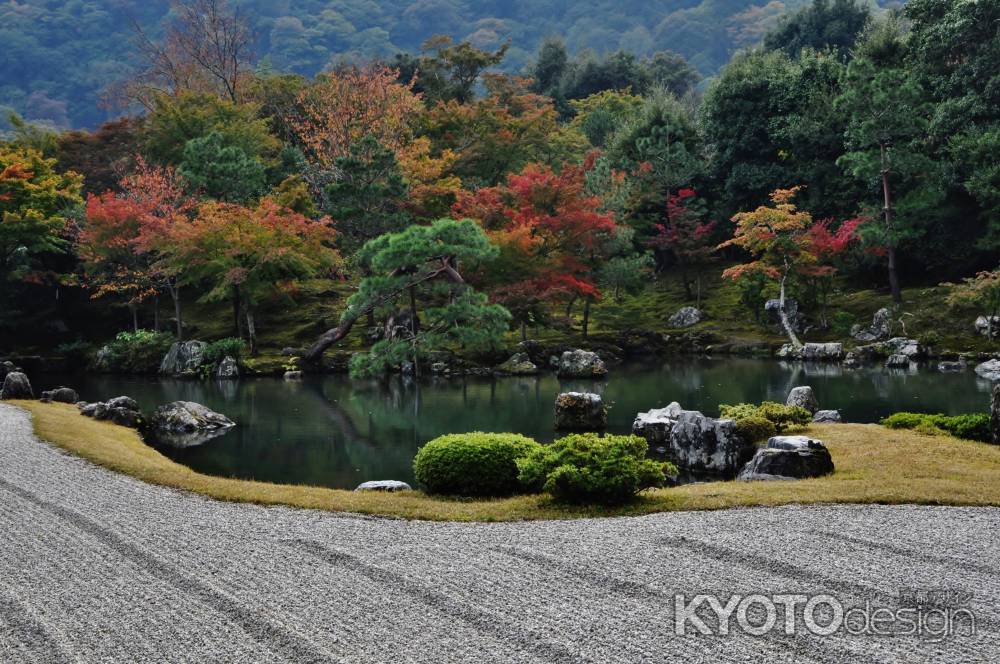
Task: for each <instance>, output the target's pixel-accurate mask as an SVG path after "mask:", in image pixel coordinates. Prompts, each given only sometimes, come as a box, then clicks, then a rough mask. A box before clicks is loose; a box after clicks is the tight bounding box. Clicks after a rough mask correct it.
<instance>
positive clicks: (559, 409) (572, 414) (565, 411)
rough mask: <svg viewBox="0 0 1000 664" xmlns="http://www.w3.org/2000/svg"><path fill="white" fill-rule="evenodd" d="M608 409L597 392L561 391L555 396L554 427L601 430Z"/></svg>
mask: <svg viewBox="0 0 1000 664" xmlns="http://www.w3.org/2000/svg"><path fill="white" fill-rule="evenodd" d="M607 425H608V409H607V408H605V407H604V400H603V399H602V398H601V395H599V394H591V393H590V392H563V393H562V394H560V395H559V396H557V397H556V406H555V428H556V429H557V430H560V431H602V430H603V429H604V428H605V427H607Z"/></svg>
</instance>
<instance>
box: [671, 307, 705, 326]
mask: <svg viewBox="0 0 1000 664" xmlns="http://www.w3.org/2000/svg"><path fill="white" fill-rule="evenodd" d="M701 315H702V314H701V310H700V309H698V308H696V307H681V308H680V309H678V310H677V311H676V312H675V313H674V315H673V316H671V317H670V318H668V319H667V323H668V324H669V325H670V327H691V326H692V325H695V324H697V323H698V322H700V321H701Z"/></svg>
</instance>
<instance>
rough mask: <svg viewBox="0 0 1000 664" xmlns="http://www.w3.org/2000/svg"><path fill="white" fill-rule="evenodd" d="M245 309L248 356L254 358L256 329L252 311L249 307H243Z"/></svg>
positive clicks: (255, 353) (255, 352)
mask: <svg viewBox="0 0 1000 664" xmlns="http://www.w3.org/2000/svg"><path fill="white" fill-rule="evenodd" d="M244 308H245V309H246V317H247V341H248V344H249V346H250V354H251V355H253V356H254V357H256V356H257V327H256V326H255V325H254V318H253V310H252V309H251V308H250V307H244Z"/></svg>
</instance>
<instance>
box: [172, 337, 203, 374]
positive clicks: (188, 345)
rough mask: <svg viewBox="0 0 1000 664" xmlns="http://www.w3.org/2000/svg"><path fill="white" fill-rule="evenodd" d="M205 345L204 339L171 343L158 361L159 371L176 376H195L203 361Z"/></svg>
mask: <svg viewBox="0 0 1000 664" xmlns="http://www.w3.org/2000/svg"><path fill="white" fill-rule="evenodd" d="M206 346H208V344H206V343H205V342H204V341H178V342H175V343H173V344H172V345H171V346H170V350H168V351H167V354H166V355H164V356H163V361H162V362H160V373H161V374H164V375H166V376H174V377H176V378H180V377H190V376H195V375H196V374H197V373H198V369H199V368H200V367H201V365H202V364H203V363H204V361H205V347H206Z"/></svg>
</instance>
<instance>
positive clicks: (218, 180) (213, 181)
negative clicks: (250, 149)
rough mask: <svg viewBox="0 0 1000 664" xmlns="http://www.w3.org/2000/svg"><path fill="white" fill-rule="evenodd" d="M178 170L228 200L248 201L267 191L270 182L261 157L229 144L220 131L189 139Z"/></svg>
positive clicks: (210, 194)
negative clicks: (266, 176) (267, 181)
mask: <svg viewBox="0 0 1000 664" xmlns="http://www.w3.org/2000/svg"><path fill="white" fill-rule="evenodd" d="M177 172H178V173H179V174H180V176H181V177H182V178H183V179H184V180H185V181H186V182H187V183H188V184H189V185H191V187H193V188H194V189H197V190H199V191H200V192H201V193H203V194H204V195H206V196H208V197H210V198H215V199H218V200H220V201H226V202H228V203H247V202H249V201H251V200H252V199H255V198H257V197H258V196H260V195H261V194H262V193H264V189H265V187H266V185H267V183H266V181H265V180H266V178H265V175H266V174H265V170H264V164H262V163H261V161H260V159H258V158H256V157H251V156H249V155H248V154H247V153H246V152H244V151H243V150H242V149H240V148H238V147H236V146H235V145H226V139H225V138H224V137H223V135H222V134H221V133H219V132H218V131H212V132H211V133H209V134H208V135H207V136H202V137H200V138H192V139H191V140H190V141H188V142H187V144H186V145H185V146H184V159H183V161H181V164H180V167H179V168H178V169H177Z"/></svg>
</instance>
